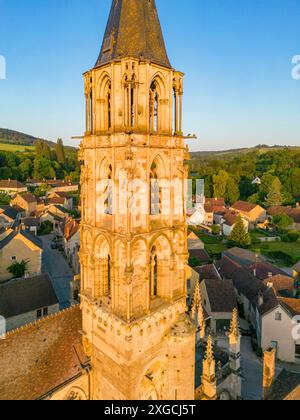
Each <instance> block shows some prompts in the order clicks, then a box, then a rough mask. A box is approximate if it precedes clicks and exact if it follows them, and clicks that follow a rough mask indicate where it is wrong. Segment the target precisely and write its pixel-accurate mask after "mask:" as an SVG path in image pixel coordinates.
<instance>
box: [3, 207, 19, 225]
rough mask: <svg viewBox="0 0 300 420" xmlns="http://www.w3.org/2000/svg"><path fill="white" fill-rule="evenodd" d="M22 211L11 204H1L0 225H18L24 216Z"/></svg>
mask: <svg viewBox="0 0 300 420" xmlns="http://www.w3.org/2000/svg"><path fill="white" fill-rule="evenodd" d="M22 214H23V213H22V211H20V210H17V208H13V207H10V206H0V227H4V228H8V227H13V226H17V225H18V223H19V222H20V219H21V217H22Z"/></svg>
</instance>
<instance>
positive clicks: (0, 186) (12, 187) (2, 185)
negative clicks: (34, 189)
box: [0, 179, 27, 195]
mask: <svg viewBox="0 0 300 420" xmlns="http://www.w3.org/2000/svg"><path fill="white" fill-rule="evenodd" d="M0 192H2V193H5V194H8V195H14V194H22V193H25V192H27V187H26V186H25V185H23V184H22V183H21V182H19V181H16V180H12V179H7V180H0Z"/></svg>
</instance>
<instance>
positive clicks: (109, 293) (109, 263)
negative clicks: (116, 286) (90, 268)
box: [107, 255, 111, 296]
mask: <svg viewBox="0 0 300 420" xmlns="http://www.w3.org/2000/svg"><path fill="white" fill-rule="evenodd" d="M107 291H108V296H111V259H110V255H108V257H107Z"/></svg>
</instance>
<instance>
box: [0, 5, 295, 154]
mask: <svg viewBox="0 0 300 420" xmlns="http://www.w3.org/2000/svg"><path fill="white" fill-rule="evenodd" d="M156 3H157V8H158V12H159V16H160V20H161V24H162V27H163V32H164V37H165V41H166V46H167V50H168V54H169V57H170V60H171V63H172V65H173V66H174V67H175V68H176V69H177V70H180V71H183V72H184V73H185V95H184V129H185V133H186V134H188V133H195V134H196V135H197V136H198V139H197V140H195V141H193V142H190V143H189V145H190V148H191V150H192V151H201V150H224V149H229V148H230V149H231V148H239V147H250V146H255V145H257V144H269V145H274V144H282V145H298V146H300V80H295V79H294V78H293V77H292V69H293V67H294V66H295V65H293V64H292V58H293V57H294V56H296V55H300V43H299V39H300V0H187V1H182V0H156ZM110 4H111V0H25V1H24V0H0V17H1V21H0V56H2V57H4V58H5V62H6V79H5V80H0V127H1V128H10V129H14V130H18V131H22V132H25V133H28V134H32V135H35V136H38V137H43V138H47V139H49V140H56V139H57V138H58V137H62V138H63V139H64V141H65V143H66V144H74V145H77V143H76V142H75V141H74V140H71V137H72V136H80V135H82V134H83V131H84V99H83V78H82V73H83V72H84V71H86V70H88V69H90V68H92V67H93V66H94V64H95V62H96V59H97V56H98V54H99V51H100V47H101V43H102V37H103V33H104V30H105V26H106V22H107V18H108V13H109V9H110ZM0 58H1V57H0ZM2 62H3V59H2ZM0 63H1V60H0ZM0 78H1V69H0Z"/></svg>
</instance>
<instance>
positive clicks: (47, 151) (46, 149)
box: [42, 141, 51, 160]
mask: <svg viewBox="0 0 300 420" xmlns="http://www.w3.org/2000/svg"><path fill="white" fill-rule="evenodd" d="M42 156H43V157H44V158H46V159H49V160H51V149H50V146H49V144H48V143H46V142H45V141H44V142H43V148H42Z"/></svg>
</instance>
